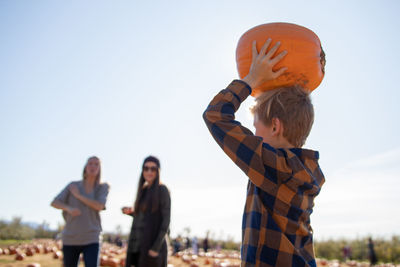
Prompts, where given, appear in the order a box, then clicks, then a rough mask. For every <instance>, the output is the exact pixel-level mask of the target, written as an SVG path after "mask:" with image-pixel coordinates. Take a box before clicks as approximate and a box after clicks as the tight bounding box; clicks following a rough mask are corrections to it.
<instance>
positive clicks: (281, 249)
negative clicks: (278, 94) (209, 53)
mask: <svg viewBox="0 0 400 267" xmlns="http://www.w3.org/2000/svg"><path fill="white" fill-rule="evenodd" d="M250 93H251V88H250V87H249V86H248V85H247V84H246V83H245V82H243V81H240V80H235V81H233V82H232V83H231V84H230V85H229V86H228V87H227V88H226V89H224V90H222V91H221V92H220V93H219V94H217V95H216V96H215V97H214V99H213V100H212V101H211V103H210V104H209V106H208V107H207V109H206V111H205V112H204V114H203V117H204V120H205V122H206V124H207V127H208V128H209V130H210V132H211V134H212V136H213V137H214V139H215V140H216V141H217V143H218V144H219V145H220V146H221V148H222V149H223V151H224V152H225V153H226V154H227V155H228V156H229V157H230V158H231V159H232V160H233V162H235V164H236V165H238V166H239V168H240V169H242V171H243V172H244V173H245V174H246V175H247V176H248V177H249V182H248V186H247V199H246V204H245V210H244V214H243V223H242V248H241V257H242V266H296V267H301V266H316V262H315V256H314V248H313V240H312V228H311V226H310V214H311V212H312V208H313V206H314V198H315V197H316V196H317V195H318V193H319V192H320V189H321V186H322V184H323V183H324V181H325V179H324V176H323V174H322V171H321V169H320V167H319V165H318V157H319V156H318V152H316V151H312V150H306V149H301V148H290V149H282V148H279V149H276V148H273V147H271V146H270V145H268V144H267V143H263V139H262V138H261V137H258V136H254V135H253V133H252V132H251V131H250V130H249V129H247V128H245V127H243V126H242V125H241V124H240V123H239V122H238V121H235V115H234V114H235V112H236V110H237V109H238V108H239V106H240V104H241V102H243V101H244V100H245V99H246V98H247V97H248V96H249V95H250Z"/></svg>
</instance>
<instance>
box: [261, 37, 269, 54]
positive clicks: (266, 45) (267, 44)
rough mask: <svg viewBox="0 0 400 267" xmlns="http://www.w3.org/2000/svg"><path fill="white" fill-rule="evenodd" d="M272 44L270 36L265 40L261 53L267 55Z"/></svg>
mask: <svg viewBox="0 0 400 267" xmlns="http://www.w3.org/2000/svg"><path fill="white" fill-rule="evenodd" d="M270 44H271V38H268V40H267V41H265V43H264V45H263V47H262V48H261V50H260V54H261V55H265V53H266V52H267V49H268V47H269V45H270Z"/></svg>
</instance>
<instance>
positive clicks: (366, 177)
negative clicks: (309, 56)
mask: <svg viewBox="0 0 400 267" xmlns="http://www.w3.org/2000/svg"><path fill="white" fill-rule="evenodd" d="M398 10H400V4H399V2H398V1H395V0H393V1H389V0H387V1H361V0H360V1H344V0H343V1H316V0H315V1H307V2H303V3H300V2H299V1H211V0H210V1H152V2H149V3H139V2H138V1H84V2H82V1H68V2H60V1H56V2H55V1H11V0H4V1H0V114H1V115H0V125H1V131H0V148H1V149H0V181H1V186H0V218H1V219H7V220H8V219H11V218H12V217H13V216H22V218H23V220H25V221H34V222H42V221H43V220H46V221H47V222H49V223H50V225H51V226H52V227H56V226H57V223H58V222H62V217H61V213H60V211H58V210H55V209H53V208H51V207H50V206H49V204H50V202H51V200H52V199H53V198H54V196H55V195H56V194H58V192H59V191H60V190H61V189H62V188H63V187H64V186H66V185H67V184H68V183H69V182H70V181H72V180H79V179H81V172H82V168H83V165H84V164H85V161H86V159H87V158H88V157H89V156H91V155H97V156H98V157H100V159H101V161H102V171H103V180H104V181H107V182H109V183H110V184H111V191H110V195H109V200H108V205H107V210H106V211H104V212H103V213H102V218H103V228H104V229H105V230H106V231H113V230H115V228H116V226H117V225H121V226H122V228H123V230H124V231H125V232H127V231H128V230H129V227H130V223H131V219H130V218H129V217H127V216H123V215H122V214H121V212H120V208H121V207H122V206H125V205H129V204H131V203H132V202H133V200H134V197H135V196H134V194H135V191H136V186H137V182H138V177H139V174H140V166H141V164H142V160H143V159H144V157H146V156H147V155H149V154H154V155H156V156H158V157H159V158H160V159H161V164H162V174H161V175H162V180H163V181H164V183H165V184H166V185H167V186H168V187H169V188H170V191H171V196H172V201H173V202H172V221H171V231H172V234H173V235H175V234H177V233H181V232H182V230H183V228H184V227H186V226H189V227H191V229H192V232H193V233H194V234H196V235H198V236H200V237H202V236H204V234H205V232H206V230H207V229H210V230H212V232H213V233H214V235H215V237H226V236H228V235H229V236H232V237H234V238H235V239H236V240H240V234H241V215H242V212H243V207H244V200H245V192H246V183H247V179H246V177H245V176H244V175H243V174H242V172H241V171H240V170H239V169H238V168H237V167H236V166H234V165H233V163H232V162H230V160H229V159H228V158H227V157H226V156H225V155H224V154H223V152H222V151H221V150H220V148H219V147H218V146H217V145H216V144H215V142H214V140H213V139H212V138H211V136H210V134H209V133H208V130H207V129H206V127H205V125H204V123H203V121H202V117H201V115H202V112H203V111H204V109H205V107H206V106H207V104H208V102H209V101H210V100H211V98H212V97H213V96H214V95H215V94H216V93H217V92H218V91H219V90H221V89H223V88H224V87H225V86H226V85H227V84H228V83H229V82H230V81H231V80H233V79H235V78H237V77H238V75H237V72H236V63H235V48H236V44H237V41H238V39H239V37H240V36H241V34H243V33H244V32H245V31H246V30H248V29H249V28H251V27H253V26H256V25H258V24H262V23H268V22H276V21H283V22H291V23H297V24H300V25H303V26H306V27H308V28H310V29H312V30H313V31H314V32H315V33H317V35H318V36H319V37H320V39H321V42H322V45H323V47H324V50H325V52H326V54H327V66H326V76H325V79H324V81H323V82H322V84H321V86H320V87H319V88H318V89H317V90H316V91H314V92H313V94H312V98H313V103H314V107H315V113H316V118H315V123H314V127H313V130H312V133H311V135H310V136H309V139H308V141H307V143H306V147H307V148H311V149H315V150H318V151H319V152H320V156H321V160H320V164H321V167H322V169H323V171H324V173H325V176H326V180H327V182H326V184H325V186H324V188H323V189H322V191H321V195H320V196H319V197H318V198H317V199H316V207H315V212H314V214H313V215H312V217H311V220H312V225H313V228H314V232H315V237H316V238H317V239H318V238H320V239H321V238H327V237H341V236H347V237H352V236H355V235H360V236H363V235H366V234H373V235H381V236H382V235H383V236H387V235H390V234H393V233H395V234H400V230H399V229H398V225H399V223H400V215H399V212H397V211H398V207H397V203H400V196H399V194H398V193H397V192H398V190H397V189H398V188H400V179H399V176H398V173H400V167H399V164H398V163H399V162H400V142H399V138H398V135H399V134H398V133H399V130H400V129H399V128H400V126H399V123H398V122H399V119H398V117H399V115H400V108H399V105H398V104H397V101H398V99H400V93H399V90H398V88H397V87H398V77H399V67H398V65H399V61H400V53H399V51H398V46H399V43H400V37H399V34H398V29H399V28H400V20H399V17H398ZM252 103H253V99H252V98H249V99H248V100H246V102H245V103H244V104H243V106H242V108H241V110H240V111H239V112H238V114H237V118H238V119H239V120H240V121H241V122H242V123H243V124H244V125H247V126H248V127H249V128H250V129H253V127H252V118H251V116H250V115H249V112H248V108H249V107H250V106H251V104H252Z"/></svg>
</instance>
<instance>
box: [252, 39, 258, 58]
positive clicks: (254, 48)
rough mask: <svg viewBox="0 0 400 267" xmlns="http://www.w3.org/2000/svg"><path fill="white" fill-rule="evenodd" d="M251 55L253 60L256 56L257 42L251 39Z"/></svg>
mask: <svg viewBox="0 0 400 267" xmlns="http://www.w3.org/2000/svg"><path fill="white" fill-rule="evenodd" d="M252 56H253V62H254V61H255V60H256V57H257V56H258V52H257V42H256V41H253V46H252Z"/></svg>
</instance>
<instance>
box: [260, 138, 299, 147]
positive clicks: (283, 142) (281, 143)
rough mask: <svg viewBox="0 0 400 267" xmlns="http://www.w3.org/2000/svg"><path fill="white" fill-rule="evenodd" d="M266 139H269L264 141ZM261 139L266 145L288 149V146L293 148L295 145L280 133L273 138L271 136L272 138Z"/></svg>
mask: <svg viewBox="0 0 400 267" xmlns="http://www.w3.org/2000/svg"><path fill="white" fill-rule="evenodd" d="M266 139H267V140H268V139H269V141H266ZM263 140H264V142H266V143H267V144H268V145H270V146H272V147H274V148H286V149H289V148H294V147H295V146H294V145H292V144H291V143H289V141H288V140H287V139H286V138H285V137H283V136H281V135H279V136H277V137H275V138H272V139H270V138H264V137H263Z"/></svg>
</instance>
